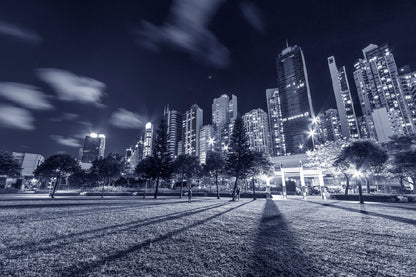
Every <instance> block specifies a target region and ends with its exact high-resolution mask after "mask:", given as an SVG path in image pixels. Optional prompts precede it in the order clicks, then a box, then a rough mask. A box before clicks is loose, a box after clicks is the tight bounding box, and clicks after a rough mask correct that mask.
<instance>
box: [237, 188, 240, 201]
mask: <svg viewBox="0 0 416 277" xmlns="http://www.w3.org/2000/svg"><path fill="white" fill-rule="evenodd" d="M237 201H240V187H237Z"/></svg>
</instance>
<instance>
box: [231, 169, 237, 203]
mask: <svg viewBox="0 0 416 277" xmlns="http://www.w3.org/2000/svg"><path fill="white" fill-rule="evenodd" d="M238 175H239V174H237V176H236V177H235V183H234V188H233V194H232V197H233V201H235V192H236V191H237V183H238Z"/></svg>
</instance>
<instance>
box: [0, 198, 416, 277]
mask: <svg viewBox="0 0 416 277" xmlns="http://www.w3.org/2000/svg"><path fill="white" fill-rule="evenodd" d="M415 274H416V205H414V204H394V203H392V204H386V203H370V204H365V205H364V206H360V205H359V204H358V203H352V202H340V201H332V200H327V201H323V200H320V199H319V198H310V199H309V200H306V201H304V200H301V199H299V198H291V199H289V200H277V201H276V200H265V199H261V200H256V201H253V200H250V199H242V200H241V201H240V202H230V201H229V199H220V200H216V199H212V198H195V199H194V201H193V202H192V203H187V201H186V199H182V200H179V199H176V198H160V199H157V200H153V199H142V198H135V197H126V198H112V199H110V198H108V199H104V200H101V199H91V198H82V197H79V198H76V199H56V200H48V199H43V200H21V201H18V200H13V201H7V200H5V199H3V200H1V201H0V276H9V275H10V276H415Z"/></svg>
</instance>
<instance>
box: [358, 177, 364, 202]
mask: <svg viewBox="0 0 416 277" xmlns="http://www.w3.org/2000/svg"><path fill="white" fill-rule="evenodd" d="M358 200H360V204H364V199H363V188H362V186H361V181H358Z"/></svg>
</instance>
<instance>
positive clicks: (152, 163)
mask: <svg viewBox="0 0 416 277" xmlns="http://www.w3.org/2000/svg"><path fill="white" fill-rule="evenodd" d="M135 171H136V174H137V175H138V176H139V177H143V178H145V179H146V186H147V181H148V180H149V179H153V180H155V179H156V178H157V176H158V172H157V161H156V159H155V158H154V157H151V156H150V157H146V158H144V159H143V160H141V161H140V162H139V164H138V165H137V166H136V170H135ZM144 197H146V190H145V191H144Z"/></svg>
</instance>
